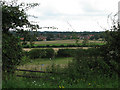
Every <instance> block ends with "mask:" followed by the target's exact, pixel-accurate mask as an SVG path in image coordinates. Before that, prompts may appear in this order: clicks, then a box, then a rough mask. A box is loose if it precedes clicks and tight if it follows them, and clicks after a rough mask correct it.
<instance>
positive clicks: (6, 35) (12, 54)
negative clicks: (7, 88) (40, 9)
mask: <svg viewBox="0 0 120 90" xmlns="http://www.w3.org/2000/svg"><path fill="white" fill-rule="evenodd" d="M1 5H2V21H3V22H2V32H3V35H2V39H3V40H2V41H3V42H2V62H3V67H2V69H3V71H6V72H9V71H13V69H15V68H16V65H19V64H20V62H21V58H22V48H21V45H20V42H19V39H18V38H16V37H15V36H13V35H12V34H11V33H10V32H9V31H10V30H11V29H13V30H18V31H20V30H22V29H24V28H23V27H25V28H29V29H31V30H33V29H37V28H38V25H33V24H31V23H30V22H29V20H28V15H27V14H26V10H28V9H29V8H32V7H35V6H37V5H38V4H37V3H32V4H27V5H26V6H25V4H24V3H21V4H18V3H17V0H14V1H11V2H6V1H1ZM13 72H14V71H13Z"/></svg>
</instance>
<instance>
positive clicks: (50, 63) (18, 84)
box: [2, 1, 120, 88]
mask: <svg viewBox="0 0 120 90" xmlns="http://www.w3.org/2000/svg"><path fill="white" fill-rule="evenodd" d="M37 5H38V4H27V7H25V8H27V9H29V8H31V7H34V6H37ZM23 6H24V5H23V4H20V5H18V4H17V2H16V1H13V2H11V3H7V2H5V1H2V13H3V20H2V21H3V26H2V30H3V31H2V32H3V38H2V39H3V40H2V41H3V45H2V48H3V49H2V59H3V64H2V66H3V68H2V69H3V78H2V82H3V84H2V86H3V88H118V85H119V78H120V72H119V65H120V60H119V59H120V52H119V51H120V28H119V27H120V25H119V24H118V23H116V24H117V26H115V25H116V24H114V25H113V27H112V29H111V31H106V32H105V35H106V36H105V37H104V36H103V37H104V38H105V40H106V42H105V43H101V42H100V41H99V42H92V41H91V42H88V41H87V39H88V38H91V40H92V39H98V38H102V35H98V34H96V35H92V36H94V37H90V36H91V35H88V34H87V33H81V34H82V35H83V36H84V37H86V38H87V39H84V41H83V43H82V42H79V41H78V38H76V37H72V39H76V40H77V41H76V43H75V42H74V43H73V41H68V42H64V43H61V42H60V41H58V42H56V41H53V42H52V43H51V42H50V43H48V42H44V43H41V45H43V44H44V45H47V46H46V47H49V46H50V45H52V47H56V46H55V45H58V47H65V45H66V47H68V46H69V47H70V46H71V47H75V46H76V47H78V46H79V43H80V46H81V47H85V46H89V47H92V48H89V49H86V50H85V49H76V50H75V49H74V50H73V49H59V50H58V52H57V53H56V52H54V50H53V49H32V50H31V51H29V52H26V51H22V46H21V42H20V40H19V39H18V38H20V36H19V37H18V36H16V35H17V34H11V32H9V30H10V29H15V30H18V31H24V30H23V29H22V28H17V27H23V26H26V27H28V28H30V29H31V30H37V28H38V25H32V24H31V23H30V22H29V21H28V16H27V14H26V12H25V8H23ZM113 23H115V22H114V20H113ZM23 36H24V37H26V36H25V35H23ZM48 36H50V37H49V38H48V39H49V40H51V38H52V40H53V39H54V38H57V37H59V38H62V37H63V36H61V35H60V34H58V36H57V35H55V37H54V36H53V34H51V35H48ZM68 36H69V35H68ZM88 36H89V37H88ZM69 37H71V35H70V36H69ZM69 37H67V38H69ZM62 39H64V38H62ZM29 40H30V42H29V45H26V46H27V47H28V48H29V47H30V48H31V47H40V46H39V42H37V43H35V44H36V45H38V46H34V45H33V38H32V39H31V38H29ZM25 43H26V42H24V44H25ZM81 43H82V44H81ZM64 44H65V45H64ZM68 44H69V45H68ZM70 44H72V45H70ZM102 44H104V45H102ZM23 47H24V46H23ZM66 57H67V58H66ZM68 57H69V58H68ZM31 66H32V67H31ZM33 66H34V67H33ZM16 68H21V69H22V68H23V69H30V70H44V71H45V72H46V73H45V72H44V73H40V72H43V71H39V72H35V71H34V72H33V71H32V72H28V71H15V69H16ZM9 70H10V71H12V73H10V72H9ZM18 74H21V76H22V75H24V77H23V76H22V77H17V76H20V75H18ZM38 76H39V78H38ZM27 77H29V78H27ZM35 77H36V78H35ZM40 77H41V78H40Z"/></svg>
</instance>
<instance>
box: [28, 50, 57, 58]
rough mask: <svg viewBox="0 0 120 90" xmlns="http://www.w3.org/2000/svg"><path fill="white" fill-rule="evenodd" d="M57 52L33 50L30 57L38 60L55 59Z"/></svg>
mask: <svg viewBox="0 0 120 90" xmlns="http://www.w3.org/2000/svg"><path fill="white" fill-rule="evenodd" d="M54 55H55V52H54V50H53V49H32V50H31V51H29V57H30V58H31V59H36V58H53V57H54Z"/></svg>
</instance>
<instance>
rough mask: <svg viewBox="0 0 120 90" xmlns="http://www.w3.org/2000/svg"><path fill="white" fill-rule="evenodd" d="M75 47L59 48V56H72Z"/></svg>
mask: <svg viewBox="0 0 120 90" xmlns="http://www.w3.org/2000/svg"><path fill="white" fill-rule="evenodd" d="M74 53H75V49H59V50H58V52H57V56H58V57H72V56H74Z"/></svg>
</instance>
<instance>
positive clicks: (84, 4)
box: [19, 0, 119, 31]
mask: <svg viewBox="0 0 120 90" xmlns="http://www.w3.org/2000/svg"><path fill="white" fill-rule="evenodd" d="M118 1H119V0H29V1H28V0H20V1H19V2H27V3H28V2H31V3H33V2H35V3H36V2H37V3H40V6H38V7H35V8H34V9H31V10H29V11H28V13H29V14H31V15H35V16H38V18H37V19H33V18H30V20H34V21H37V22H39V23H38V24H39V25H40V26H56V27H58V28H59V30H61V31H64V30H68V28H69V30H72V29H71V28H70V26H69V25H68V24H67V23H66V20H68V21H69V22H70V24H71V25H72V26H73V27H74V29H75V30H76V31H84V30H85V31H98V30H99V31H100V30H103V29H102V28H100V26H102V27H106V28H108V25H107V16H108V15H109V14H110V13H111V12H113V13H114V14H115V13H116V12H117V11H118ZM97 22H99V24H100V26H99V25H98V24H97Z"/></svg>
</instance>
